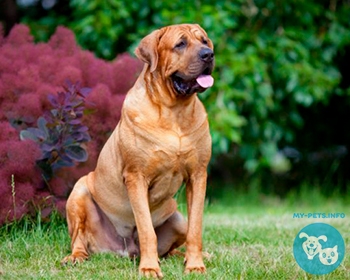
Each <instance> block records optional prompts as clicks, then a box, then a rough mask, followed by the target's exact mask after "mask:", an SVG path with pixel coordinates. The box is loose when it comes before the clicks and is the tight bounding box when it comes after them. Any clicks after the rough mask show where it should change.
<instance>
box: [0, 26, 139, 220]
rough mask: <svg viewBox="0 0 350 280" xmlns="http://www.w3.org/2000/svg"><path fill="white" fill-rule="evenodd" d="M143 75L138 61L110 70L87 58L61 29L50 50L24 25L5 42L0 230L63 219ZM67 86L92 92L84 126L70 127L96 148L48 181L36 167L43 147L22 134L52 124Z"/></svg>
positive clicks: (1, 52) (124, 59)
mask: <svg viewBox="0 0 350 280" xmlns="http://www.w3.org/2000/svg"><path fill="white" fill-rule="evenodd" d="M141 67H142V64H141V63H140V62H139V61H138V60H136V59H134V58H132V57H130V56H129V55H126V54H123V55H120V56H118V57H117V58H116V59H115V60H114V61H112V62H107V61H104V60H101V59H98V58H96V57H95V56H94V55H93V54H92V53H91V52H89V51H84V50H82V49H81V48H80V47H79V46H78V45H77V44H76V41H75V37H74V34H73V33H72V32H71V31H70V30H68V29H66V28H64V27H59V28H57V30H56V33H55V34H54V35H53V36H52V37H51V39H50V40H49V42H48V43H37V44H35V43H34V41H33V37H32V36H31V35H30V30H29V28H28V27H27V26H25V25H17V26H15V27H14V28H13V29H12V31H11V33H10V34H9V36H8V37H7V38H2V37H1V36H0V105H1V111H0V130H1V134H0V178H1V180H0V197H1V204H0V225H1V224H2V223H4V222H6V221H11V220H13V219H18V218H20V217H21V216H23V215H24V214H29V213H32V212H33V210H35V209H40V210H41V211H42V214H43V215H46V214H49V213H50V211H52V209H53V208H54V207H55V208H57V209H58V210H59V211H61V212H62V213H63V212H64V206H65V201H66V198H67V196H68V195H69V193H70V191H71V189H72V187H73V185H74V183H75V181H76V180H77V179H78V178H79V177H80V176H82V175H83V174H86V173H87V172H89V171H91V170H92V169H93V168H94V167H95V164H96V160H97V157H98V154H99V152H100V150H101V148H102V146H103V144H104V143H105V142H106V140H107V138H108V136H109V135H110V133H111V132H112V130H113V129H114V127H115V126H116V124H117V123H118V121H119V118H120V109H121V106H122V103H123V100H124V97H125V94H126V92H127V91H128V89H129V88H130V87H131V86H132V85H133V83H134V82H135V80H136V77H137V75H138V73H139V72H140V70H141ZM67 80H70V81H71V82H72V84H73V85H74V84H76V83H78V82H79V83H80V84H81V86H82V87H89V88H90V89H91V92H90V93H89V95H88V96H87V97H86V102H85V104H84V106H82V107H81V108H80V109H79V110H80V111H79V114H81V115H80V117H81V118H80V120H79V122H77V123H75V121H73V120H65V121H67V122H69V121H70V122H72V123H73V124H74V123H75V125H78V126H79V127H80V130H81V133H83V134H84V133H85V132H87V129H88V133H89V135H90V136H91V140H90V138H86V139H85V140H84V141H82V142H84V144H83V146H81V147H82V148H83V149H84V150H86V152H87V155H88V159H87V161H85V162H77V161H76V160H74V161H72V162H70V164H66V165H65V164H61V165H59V166H56V167H55V168H53V169H52V174H51V176H47V174H45V173H44V172H43V171H42V170H41V169H40V168H39V167H38V165H37V162H38V161H40V160H43V153H42V146H40V145H39V143H38V141H32V140H25V141H21V140H20V137H19V134H20V131H30V130H31V128H32V129H34V128H36V127H38V123H39V122H40V121H39V120H41V122H43V121H44V120H45V121H46V122H50V121H53V119H52V118H51V119H50V118H48V114H49V115H50V112H51V113H52V110H55V105H54V104H53V103H54V102H55V100H54V99H55V98H52V96H56V95H57V93H58V92H61V94H62V89H63V90H65V92H69V89H68V88H64V85H65V82H66V81H67ZM49 94H52V96H51V97H50V98H49ZM58 95H59V94H58ZM58 95H57V96H58ZM57 98H58V97H57ZM56 101H57V100H56ZM72 102H73V101H72ZM56 107H57V106H56ZM56 109H57V108H56ZM51 117H52V116H51ZM46 124H47V123H46ZM85 127H87V129H85ZM76 130H79V129H78V128H77V127H75V131H76ZM32 132H33V130H32ZM50 133H51V132H50ZM81 136H82V135H76V134H75V136H74V137H78V138H79V137H80V138H79V139H82V138H81ZM85 136H86V135H85ZM50 137H51V138H52V135H51V134H50ZM24 138H25V139H30V137H24ZM24 138H23V139H24ZM78 138H77V139H78ZM67 139H68V136H67V135H66V138H65V140H66V141H68V140H67ZM75 140H76V139H75ZM89 140H90V141H89ZM69 141H70V140H69ZM69 141H68V142H69ZM55 147H56V146H54V148H55ZM46 148H47V149H49V148H50V147H47V146H46ZM51 148H52V147H51ZM54 148H53V149H54ZM56 148H57V147H56ZM65 151H66V150H65ZM75 151H77V150H75ZM79 151H81V150H79ZM70 155H71V158H70V159H72V158H74V154H70ZM75 159H79V157H78V158H75ZM81 159H83V158H81ZM84 159H86V158H84ZM66 163H67V162H66ZM62 165H65V166H66V167H62ZM67 165H68V166H67Z"/></svg>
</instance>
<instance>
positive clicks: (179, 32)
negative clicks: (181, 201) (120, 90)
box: [62, 24, 214, 277]
mask: <svg viewBox="0 0 350 280" xmlns="http://www.w3.org/2000/svg"><path fill="white" fill-rule="evenodd" d="M135 53H136V55H137V57H138V58H139V59H141V60H142V61H143V62H145V66H144V69H143V71H142V73H141V75H140V77H139V78H138V80H137V81H136V83H135V85H134V86H133V88H131V89H130V91H129V92H128V94H127V97H126V99H125V102H124V105H123V109H122V117H121V119H120V122H119V124H118V125H117V127H116V129H115V130H114V132H113V134H112V135H111V137H110V138H109V139H108V141H107V143H106V144H105V146H104V148H103V149H102V151H101V154H100V157H99V159H98V163H97V167H96V170H95V171H93V172H91V173H89V174H88V175H87V176H84V177H82V178H81V179H80V180H79V181H78V182H77V183H76V185H75V186H74V189H73V191H72V193H71V195H70V197H69V199H68V202H67V219H68V227H69V234H70V236H71V239H72V243H71V246H72V254H71V255H69V256H67V257H66V258H64V259H63V261H62V262H63V263H67V262H73V263H76V262H80V261H82V260H84V259H87V258H88V256H89V254H91V253H94V252H104V251H113V252H117V253H119V254H120V255H129V256H138V255H140V256H141V260H140V267H139V270H140V273H141V275H144V276H153V277H162V273H161V270H160V266H159V263H158V256H163V255H166V254H168V253H170V252H171V251H172V250H173V249H174V248H176V247H178V246H180V245H182V244H183V243H184V242H186V254H185V262H186V267H185V272H191V271H197V272H204V271H205V266H204V263H203V259H202V216H203V207H204V199H205V191H206V180H207V171H206V170H207V165H208V162H209V159H210V156H211V138H210V134H209V126H208V121H207V114H206V112H205V109H204V107H203V105H202V103H201V102H200V101H199V99H198V97H197V94H196V93H197V92H202V91H204V90H205V89H206V88H208V87H210V86H211V85H212V84H213V78H212V77H211V76H210V74H211V72H212V69H213V64H214V58H213V57H214V53H213V45H212V42H211V41H210V39H209V38H208V37H207V34H206V33H205V31H204V30H203V29H202V28H201V27H200V26H199V25H196V24H193V25H192V24H183V25H173V26H168V27H164V28H162V29H159V30H156V31H154V32H152V33H151V34H150V35H148V36H146V37H145V38H144V39H142V41H141V42H140V45H139V46H138V47H137V49H136V51H135ZM183 182H185V183H186V195H187V209H188V225H187V222H186V220H185V219H184V218H183V216H182V215H181V214H180V212H178V211H177V204H176V201H175V200H174V198H173V197H174V195H175V193H176V192H177V190H178V189H179V188H180V186H181V184H182V183H183Z"/></svg>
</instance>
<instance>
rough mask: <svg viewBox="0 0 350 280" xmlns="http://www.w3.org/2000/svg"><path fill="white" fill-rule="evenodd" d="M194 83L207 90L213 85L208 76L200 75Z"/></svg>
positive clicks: (210, 77) (212, 79)
mask: <svg viewBox="0 0 350 280" xmlns="http://www.w3.org/2000/svg"><path fill="white" fill-rule="evenodd" d="M196 81H197V83H198V84H199V85H200V86H201V87H202V88H208V87H211V86H213V84H214V78H213V77H212V76H210V75H200V76H199V77H198V78H197V79H196Z"/></svg>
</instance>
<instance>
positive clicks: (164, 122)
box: [122, 66, 207, 134]
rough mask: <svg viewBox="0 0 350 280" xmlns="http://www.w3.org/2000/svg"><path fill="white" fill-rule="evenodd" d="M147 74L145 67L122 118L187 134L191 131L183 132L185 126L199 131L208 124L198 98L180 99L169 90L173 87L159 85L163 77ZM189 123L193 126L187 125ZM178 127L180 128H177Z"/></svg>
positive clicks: (131, 92) (127, 102) (127, 98)
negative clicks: (205, 123) (204, 124)
mask: <svg viewBox="0 0 350 280" xmlns="http://www.w3.org/2000/svg"><path fill="white" fill-rule="evenodd" d="M147 71H149V69H148V67H147V66H145V68H144V69H143V71H142V73H141V74H140V76H139V78H138V80H137V81H136V83H135V85H134V88H133V90H131V91H130V92H129V93H128V94H127V97H126V99H125V101H124V105H123V116H122V118H123V117H128V118H131V119H135V120H136V123H137V122H140V123H146V122H147V123H153V124H159V125H160V126H161V127H160V128H162V129H165V130H172V131H177V132H179V131H182V133H185V134H186V133H190V131H183V129H182V125H183V127H186V128H187V129H188V128H189V127H190V128H191V130H196V128H197V127H200V126H201V125H202V124H203V123H204V122H206V121H207V115H206V113H205V109H204V106H203V104H202V103H201V102H200V100H199V99H198V97H197V95H196V94H194V95H192V96H190V97H187V98H181V97H178V96H176V94H175V93H174V92H173V89H172V88H169V87H170V86H171V85H170V84H169V85H165V86H164V85H163V83H158V82H157V81H156V80H157V79H162V77H161V76H157V74H153V73H151V74H148V73H147ZM145 73H147V75H145ZM148 79H149V80H148ZM151 79H152V80H151ZM152 85H156V86H152ZM135 108H138V110H135ZM189 123H190V124H191V125H188V124H189ZM178 125H180V127H174V126H178Z"/></svg>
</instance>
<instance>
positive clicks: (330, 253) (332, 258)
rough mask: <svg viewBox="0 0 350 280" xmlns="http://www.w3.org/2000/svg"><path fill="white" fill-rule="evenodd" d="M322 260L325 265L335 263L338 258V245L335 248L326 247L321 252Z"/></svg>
mask: <svg viewBox="0 0 350 280" xmlns="http://www.w3.org/2000/svg"><path fill="white" fill-rule="evenodd" d="M319 258H320V262H321V263H322V264H324V265H332V264H335V263H336V262H337V260H338V245H336V246H334V247H333V248H325V249H323V250H321V251H320V253H319Z"/></svg>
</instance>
